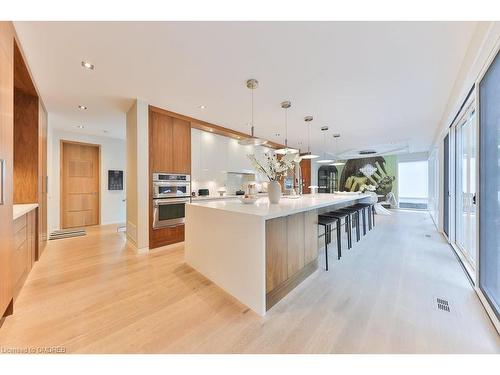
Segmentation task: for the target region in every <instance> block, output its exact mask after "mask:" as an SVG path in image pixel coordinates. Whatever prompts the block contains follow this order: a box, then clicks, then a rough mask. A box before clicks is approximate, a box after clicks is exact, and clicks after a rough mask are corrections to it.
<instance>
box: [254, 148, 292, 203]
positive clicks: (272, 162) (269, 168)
mask: <svg viewBox="0 0 500 375" xmlns="http://www.w3.org/2000/svg"><path fill="white" fill-rule="evenodd" d="M248 158H249V159H250V161H251V162H252V166H253V168H254V169H255V170H256V171H257V172H258V173H260V174H261V175H263V176H265V177H267V179H268V180H269V184H268V185H267V192H268V193H269V202H270V203H272V204H276V203H279V201H280V198H281V185H280V183H279V181H278V180H279V179H280V178H281V177H284V176H285V175H286V172H287V171H288V170H289V169H290V168H293V167H294V164H295V163H299V162H300V156H299V155H298V154H291V153H288V154H285V155H283V157H281V158H279V159H278V157H277V156H276V155H275V154H271V153H270V152H266V153H265V154H264V160H258V159H257V157H256V156H255V155H254V154H250V155H248Z"/></svg>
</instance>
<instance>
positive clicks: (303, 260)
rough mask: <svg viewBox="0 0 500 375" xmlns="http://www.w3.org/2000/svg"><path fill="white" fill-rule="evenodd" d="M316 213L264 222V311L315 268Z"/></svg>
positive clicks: (316, 259) (316, 246)
mask: <svg viewBox="0 0 500 375" xmlns="http://www.w3.org/2000/svg"><path fill="white" fill-rule="evenodd" d="M317 217H318V210H311V211H308V212H300V213H298V214H294V215H289V216H285V217H279V218H276V219H271V220H267V221H266V309H267V310H269V309H270V308H271V307H272V306H274V305H275V304H276V303H277V302H278V301H279V300H280V299H282V298H283V297H284V296H286V295H287V294H288V293H289V292H290V291H291V290H292V289H293V288H295V287H296V286H297V285H298V284H300V283H301V282H302V281H303V280H304V279H305V278H306V277H307V276H309V275H310V274H311V273H312V272H314V271H315V270H316V269H317V267H318V239H317V236H318V226H317Z"/></svg>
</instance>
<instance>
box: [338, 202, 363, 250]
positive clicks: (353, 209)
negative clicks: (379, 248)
mask: <svg viewBox="0 0 500 375" xmlns="http://www.w3.org/2000/svg"><path fill="white" fill-rule="evenodd" d="M339 211H340V212H345V213H346V214H349V215H355V216H354V219H355V221H353V218H352V216H351V218H350V220H351V229H352V223H355V224H356V225H355V227H356V242H359V240H360V237H361V236H360V229H359V227H360V219H359V216H360V212H361V211H363V209H362V208H361V207H354V206H348V207H344V208H341V209H338V210H337V212H339Z"/></svg>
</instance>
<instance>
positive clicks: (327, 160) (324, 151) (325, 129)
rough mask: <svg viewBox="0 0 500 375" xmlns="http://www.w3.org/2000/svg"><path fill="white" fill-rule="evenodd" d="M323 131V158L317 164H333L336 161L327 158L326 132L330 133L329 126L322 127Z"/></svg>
mask: <svg viewBox="0 0 500 375" xmlns="http://www.w3.org/2000/svg"><path fill="white" fill-rule="evenodd" d="M321 131H322V132H323V158H322V159H321V160H318V161H317V163H320V164H327V163H333V162H334V161H335V160H332V159H329V158H327V156H326V132H327V131H328V126H322V127H321Z"/></svg>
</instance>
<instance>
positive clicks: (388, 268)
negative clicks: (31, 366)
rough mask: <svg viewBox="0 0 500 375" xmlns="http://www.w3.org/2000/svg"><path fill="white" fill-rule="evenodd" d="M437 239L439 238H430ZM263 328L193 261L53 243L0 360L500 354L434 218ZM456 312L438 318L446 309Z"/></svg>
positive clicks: (10, 322) (336, 265) (25, 293)
mask: <svg viewBox="0 0 500 375" xmlns="http://www.w3.org/2000/svg"><path fill="white" fill-rule="evenodd" d="M427 234H429V235H430V238H429V237H426V235H427ZM334 247H335V246H333V247H332V250H331V252H330V262H331V263H330V265H331V270H330V271H329V272H325V271H324V258H322V257H323V256H324V255H323V254H324V251H320V254H321V256H320V260H319V262H320V263H319V264H320V268H319V270H318V271H317V272H316V273H314V274H313V275H312V276H311V277H309V278H308V279H307V280H306V281H305V282H304V283H303V284H301V285H300V286H299V287H298V288H297V289H295V290H294V291H292V292H291V293H290V294H289V295H288V296H287V297H285V298H284V299H283V300H282V301H280V302H279V303H278V304H277V305H276V306H274V307H273V309H271V310H270V311H269V312H268V314H267V315H266V317H264V318H261V317H259V316H257V315H256V314H254V313H253V312H252V311H250V310H249V309H247V308H246V307H245V306H243V305H242V304H240V303H239V302H237V301H235V300H234V299H233V298H232V297H231V296H229V295H227V294H226V293H224V292H223V291H222V290H221V289H220V288H218V287H217V286H216V285H214V284H213V283H211V282H210V281H209V280H207V279H205V278H204V277H203V276H201V275H200V274H198V273H197V272H195V271H193V270H192V269H191V268H189V267H188V266H187V265H186V264H185V263H184V262H183V247H182V245H179V246H176V247H173V248H169V249H167V250H165V249H162V248H160V249H156V250H154V251H151V252H150V253H149V254H136V253H135V252H134V251H133V250H132V249H130V248H128V247H127V245H126V243H125V236H124V233H121V232H120V233H117V232H116V226H105V227H94V228H89V229H88V235H87V236H84V237H77V238H69V239H62V240H57V241H49V244H48V245H47V248H46V251H45V253H44V256H43V257H42V259H41V260H40V261H39V262H37V263H36V264H35V266H34V269H33V270H32V271H31V273H30V275H29V277H28V279H27V281H26V284H25V286H24V288H23V290H22V291H21V293H20V295H19V298H18V300H17V303H16V306H15V311H14V315H13V316H12V317H9V318H7V319H6V320H5V322H4V324H3V326H2V327H1V328H0V349H2V350H5V349H11V348H25V347H49V346H59V347H64V348H65V350H66V352H77V353H500V338H499V336H498V335H497V333H496V331H495V330H494V328H493V326H492V324H491V322H490V321H489V320H488V317H487V315H486V313H485V312H484V310H483V307H482V306H481V305H480V302H479V300H478V298H477V296H476V295H475V293H474V291H473V290H472V288H471V286H470V285H469V283H468V281H467V279H466V277H465V275H464V274H463V271H462V270H461V268H460V266H459V265H458V263H457V260H456V259H455V257H454V255H453V254H452V252H451V249H449V247H448V245H447V244H446V243H445V242H444V240H443V239H442V238H441V236H440V235H439V234H438V233H437V232H436V230H435V228H434V226H433V224H432V221H431V219H430V217H429V215H428V214H427V213H417V212H408V211H397V212H394V214H393V215H392V216H387V217H385V216H378V217H377V226H376V227H375V229H374V230H372V231H371V232H369V234H368V235H367V236H366V237H365V238H363V240H362V241H361V242H360V243H358V244H356V243H354V247H353V249H351V250H345V251H344V252H343V257H342V259H341V260H340V261H337V259H336V256H335V254H336V252H335V251H334ZM436 297H440V298H444V299H447V300H449V301H450V305H451V312H450V313H447V312H443V311H439V310H437V309H436V307H435V298H436Z"/></svg>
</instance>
